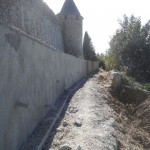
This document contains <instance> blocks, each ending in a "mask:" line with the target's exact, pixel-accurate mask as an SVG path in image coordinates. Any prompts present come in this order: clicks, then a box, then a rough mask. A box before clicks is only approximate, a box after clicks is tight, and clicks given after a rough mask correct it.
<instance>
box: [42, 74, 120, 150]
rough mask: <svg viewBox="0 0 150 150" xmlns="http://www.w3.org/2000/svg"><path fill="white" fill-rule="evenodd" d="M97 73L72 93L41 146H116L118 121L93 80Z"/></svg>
mask: <svg viewBox="0 0 150 150" xmlns="http://www.w3.org/2000/svg"><path fill="white" fill-rule="evenodd" d="M97 77H98V76H97V75H96V76H94V78H90V79H89V80H88V81H87V82H86V84H85V85H84V86H83V87H82V88H81V89H80V90H78V91H77V92H76V93H75V94H74V96H73V97H72V99H71V101H70V103H69V104H68V106H66V107H67V108H66V112H64V116H62V117H61V118H60V121H59V122H58V123H57V125H56V128H55V130H54V131H53V133H51V135H50V136H49V138H48V140H47V142H46V144H45V147H44V148H43V149H44V150H49V149H50V150H61V149H65V148H66V149H67V148H68V150H69V148H70V149H72V150H92V149H93V150H116V149H118V142H117V138H116V137H118V136H121V134H122V133H121V132H120V131H119V130H118V128H119V127H118V126H119V125H118V123H117V122H116V121H115V119H114V118H115V117H114V116H115V113H114V111H113V109H112V108H111V107H110V106H109V105H108V104H107V100H106V99H105V95H103V94H102V93H101V87H100V85H98V83H97Z"/></svg>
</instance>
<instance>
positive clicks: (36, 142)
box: [20, 77, 87, 150]
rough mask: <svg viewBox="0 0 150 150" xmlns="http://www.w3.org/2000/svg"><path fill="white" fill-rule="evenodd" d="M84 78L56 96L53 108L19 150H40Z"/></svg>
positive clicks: (83, 81)
mask: <svg viewBox="0 0 150 150" xmlns="http://www.w3.org/2000/svg"><path fill="white" fill-rule="evenodd" d="M86 80H87V77H84V78H82V79H81V80H80V81H79V82H77V83H75V84H74V85H73V86H72V87H70V88H69V89H67V90H66V91H65V92H64V93H63V94H62V95H61V96H60V97H59V98H58V100H57V101H56V103H55V105H54V107H53V109H51V110H50V111H49V112H48V113H47V115H46V116H45V117H44V119H43V120H41V122H39V124H38V125H37V127H36V128H35V130H34V131H33V133H32V134H31V135H29V136H28V138H27V140H26V141H25V142H24V143H23V145H22V146H21V148H20V150H42V148H43V146H44V144H45V142H46V140H47V138H48V137H49V135H50V133H51V131H52V130H53V127H54V125H55V124H56V122H57V121H58V119H59V117H60V115H61V113H62V111H63V109H64V107H65V106H66V104H67V103H68V102H69V100H70V99H71V97H72V96H73V94H74V93H75V92H76V91H77V90H78V89H79V88H80V87H81V86H82V85H83V84H84V83H85V82H86Z"/></svg>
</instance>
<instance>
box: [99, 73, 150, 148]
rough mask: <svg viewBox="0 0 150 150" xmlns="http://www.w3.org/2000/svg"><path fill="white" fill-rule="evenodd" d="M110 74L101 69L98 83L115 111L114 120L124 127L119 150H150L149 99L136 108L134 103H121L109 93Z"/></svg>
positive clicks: (119, 140) (119, 141)
mask: <svg viewBox="0 0 150 150" xmlns="http://www.w3.org/2000/svg"><path fill="white" fill-rule="evenodd" d="M111 81H112V79H111V76H110V73H109V72H106V71H102V73H101V75H100V76H99V78H98V83H99V84H100V85H101V87H102V90H101V91H102V92H103V94H105V95H107V97H108V104H109V106H111V107H112V108H113V109H114V110H115V112H116V120H117V121H118V123H119V124H122V126H123V128H124V131H123V132H124V136H123V137H122V138H120V139H118V144H119V149H121V150H130V149H131V150H133V149H135V150H150V99H147V100H146V101H145V102H143V103H142V104H141V105H140V106H138V107H137V108H136V107H135V105H133V104H132V105H127V104H123V103H122V102H121V101H119V100H118V98H116V97H115V96H112V94H111V92H110V91H111V88H110V85H111Z"/></svg>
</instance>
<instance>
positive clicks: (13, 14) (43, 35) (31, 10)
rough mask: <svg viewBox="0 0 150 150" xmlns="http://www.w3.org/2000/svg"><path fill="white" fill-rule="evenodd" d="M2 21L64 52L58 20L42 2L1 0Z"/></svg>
mask: <svg viewBox="0 0 150 150" xmlns="http://www.w3.org/2000/svg"><path fill="white" fill-rule="evenodd" d="M0 20H3V21H4V22H7V23H8V24H11V25H14V26H15V27H18V28H20V29H21V30H22V31H25V32H26V33H28V34H30V35H32V36H34V37H36V38H39V39H41V40H43V41H45V42H46V43H47V44H49V45H52V46H53V47H55V48H57V49H59V50H61V51H64V45H63V38H62V30H61V26H60V24H59V21H58V18H57V17H56V15H55V14H54V13H53V11H52V10H51V9H50V8H49V7H48V6H47V5H46V3H44V2H43V1H42V0H0Z"/></svg>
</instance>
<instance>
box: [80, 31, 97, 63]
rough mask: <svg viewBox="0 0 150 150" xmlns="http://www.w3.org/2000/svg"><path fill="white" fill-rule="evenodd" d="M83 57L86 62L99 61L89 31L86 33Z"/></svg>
mask: <svg viewBox="0 0 150 150" xmlns="http://www.w3.org/2000/svg"><path fill="white" fill-rule="evenodd" d="M83 55H84V59H85V60H92V61H96V60H97V58H96V53H95V48H94V46H93V43H92V40H91V38H90V36H89V34H88V33H87V31H86V32H85V35H84V41H83Z"/></svg>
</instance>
